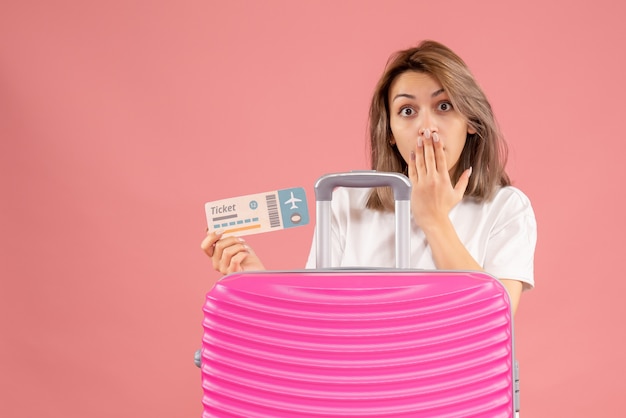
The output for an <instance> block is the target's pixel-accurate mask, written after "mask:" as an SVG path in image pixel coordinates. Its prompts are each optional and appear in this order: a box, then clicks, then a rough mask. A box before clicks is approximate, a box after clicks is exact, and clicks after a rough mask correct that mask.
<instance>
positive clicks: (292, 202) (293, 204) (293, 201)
mask: <svg viewBox="0 0 626 418" xmlns="http://www.w3.org/2000/svg"><path fill="white" fill-rule="evenodd" d="M296 202H302V199H298V198H297V197H295V196H294V195H293V192H291V198H290V199H287V200H285V202H284V203H285V205H291V207H290V208H289V209H298V206H297V205H296Z"/></svg>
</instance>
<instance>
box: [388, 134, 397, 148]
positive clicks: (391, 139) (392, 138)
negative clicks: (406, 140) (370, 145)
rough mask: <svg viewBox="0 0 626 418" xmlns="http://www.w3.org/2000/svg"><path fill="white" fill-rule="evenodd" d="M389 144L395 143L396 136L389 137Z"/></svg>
mask: <svg viewBox="0 0 626 418" xmlns="http://www.w3.org/2000/svg"><path fill="white" fill-rule="evenodd" d="M389 145H391V146H394V145H396V138H394V137H393V135H392V136H390V137H389Z"/></svg>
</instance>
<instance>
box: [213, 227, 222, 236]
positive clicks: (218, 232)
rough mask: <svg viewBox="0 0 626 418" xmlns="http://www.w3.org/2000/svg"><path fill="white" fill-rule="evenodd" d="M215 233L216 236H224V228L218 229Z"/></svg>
mask: <svg viewBox="0 0 626 418" xmlns="http://www.w3.org/2000/svg"><path fill="white" fill-rule="evenodd" d="M213 233H214V234H215V235H222V234H224V230H223V229H222V228H220V229H216V230H215V231H213Z"/></svg>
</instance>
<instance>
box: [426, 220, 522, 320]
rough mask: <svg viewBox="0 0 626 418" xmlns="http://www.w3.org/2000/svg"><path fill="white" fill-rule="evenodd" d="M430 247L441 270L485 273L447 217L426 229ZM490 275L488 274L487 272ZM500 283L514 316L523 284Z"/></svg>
mask: <svg viewBox="0 0 626 418" xmlns="http://www.w3.org/2000/svg"><path fill="white" fill-rule="evenodd" d="M424 233H425V234H426V239H427V240H428V245H429V246H430V249H431V252H432V254H433V259H434V261H435V266H437V268H438V269H440V270H473V271H483V272H484V271H485V270H484V269H483V267H482V266H481V265H480V264H478V263H477V262H476V260H474V257H472V255H471V254H470V253H469V251H467V249H466V248H465V245H463V243H462V242H461V240H460V239H459V237H458V235H457V233H456V230H455V229H454V225H452V222H451V221H450V219H449V218H448V217H447V216H446V217H445V219H442V220H441V221H440V222H439V223H437V224H433V225H431V226H430V227H428V228H427V230H426V229H424ZM486 273H488V272H486ZM500 283H502V285H503V286H504V287H505V288H506V290H507V292H508V294H509V299H510V300H511V309H512V310H513V314H515V311H516V310H517V306H518V305H519V301H520V297H521V295H522V287H523V285H522V282H520V281H519V280H511V279H504V278H500Z"/></svg>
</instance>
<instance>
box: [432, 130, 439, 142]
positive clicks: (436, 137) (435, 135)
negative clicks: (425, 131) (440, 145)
mask: <svg viewBox="0 0 626 418" xmlns="http://www.w3.org/2000/svg"><path fill="white" fill-rule="evenodd" d="M433 142H439V134H438V133H437V132H433Z"/></svg>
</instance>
